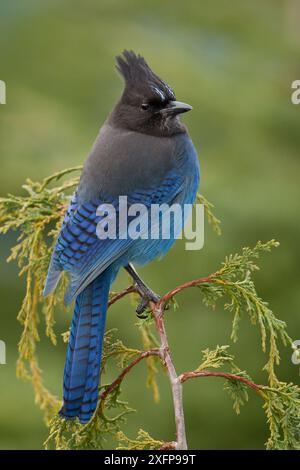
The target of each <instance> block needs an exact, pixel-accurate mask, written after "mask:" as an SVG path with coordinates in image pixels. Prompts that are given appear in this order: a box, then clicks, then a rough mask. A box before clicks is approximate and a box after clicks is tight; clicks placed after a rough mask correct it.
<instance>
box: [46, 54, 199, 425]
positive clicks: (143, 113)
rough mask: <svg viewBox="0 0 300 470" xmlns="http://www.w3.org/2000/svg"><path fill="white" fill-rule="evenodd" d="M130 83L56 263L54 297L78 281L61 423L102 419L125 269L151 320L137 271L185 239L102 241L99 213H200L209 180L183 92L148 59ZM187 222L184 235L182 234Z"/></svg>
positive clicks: (86, 174) (84, 182) (81, 188)
mask: <svg viewBox="0 0 300 470" xmlns="http://www.w3.org/2000/svg"><path fill="white" fill-rule="evenodd" d="M116 68H117V71H118V72H119V74H120V75H121V77H122V79H123V81H124V87H123V91H122V93H121V97H120V99H119V100H118V101H117V103H116V105H115V106H114V108H113V109H112V111H111V112H110V113H109V115H108V117H107V119H106V120H105V122H104V124H103V125H102V127H101V128H100V131H99V134H98V136H97V138H96V140H95V142H94V145H93V147H92V149H91V151H90V154H89V156H88V158H87V160H86V161H85V164H84V167H83V170H82V173H81V176H80V180H79V184H78V187H77V189H76V190H75V192H74V194H73V196H72V197H71V199H70V203H69V206H68V208H67V210H66V212H65V215H64V219H63V222H62V226H61V229H60V233H59V235H58V238H57V240H56V244H55V247H54V250H53V253H52V256H51V260H50V264H49V269H48V274H47V278H46V282H45V287H44V295H45V296H47V295H49V294H50V293H51V292H53V291H54V290H55V288H56V286H57V284H58V282H59V279H60V275H61V273H62V271H66V272H67V273H68V275H69V285H68V288H67V290H66V293H65V299H64V300H65V304H66V305H67V304H69V303H71V302H72V301H73V300H74V301H75V305H74V312H73V317H72V322H71V327H70V336H69V341H68V346H67V355H66V362H65V368H64V378H63V404H62V407H61V410H60V412H59V414H60V415H61V416H62V417H64V418H65V419H73V418H78V420H79V422H80V423H81V424H86V423H88V422H89V421H90V420H91V418H92V417H93V415H94V413H95V410H96V408H97V403H98V400H99V387H100V373H101V356H102V347H103V338H104V334H105V323H106V314H107V308H108V301H109V290H110V287H111V285H112V283H113V281H114V280H115V278H116V276H117V274H118V272H119V271H120V270H121V269H123V268H124V269H126V270H127V272H128V273H129V274H130V276H131V277H132V279H133V281H134V283H135V286H136V288H137V290H138V292H139V293H140V294H141V302H140V304H139V306H138V308H137V312H138V314H141V313H142V312H143V310H144V309H145V307H146V306H147V305H148V303H149V302H150V301H153V302H158V300H159V296H158V295H157V294H156V293H155V292H154V291H153V290H152V289H150V287H148V286H147V284H146V283H145V282H144V281H143V280H142V279H141V277H140V276H139V274H138V272H137V271H136V268H135V266H137V265H138V266H142V265H145V264H147V263H150V262H151V261H153V260H154V259H156V258H161V257H162V256H164V255H165V254H166V253H167V252H168V251H169V250H170V248H171V247H172V246H173V244H174V242H175V240H176V237H175V235H174V234H172V235H171V236H170V237H169V239H165V238H163V237H162V236H161V235H160V236H158V237H157V238H155V239H151V238H146V239H145V238H142V237H141V238H135V239H132V238H130V237H125V236H124V233H121V232H122V230H123V229H120V228H119V229H118V233H117V236H116V238H115V239H108V238H107V239H100V238H99V237H98V236H97V233H96V228H97V224H98V223H99V222H101V220H102V219H101V215H99V213H98V212H97V208H98V207H99V205H101V204H103V203H109V204H111V205H112V206H113V207H114V208H115V209H116V214H117V217H121V215H120V210H119V207H118V203H119V197H120V196H121V195H122V196H126V197H127V204H128V207H130V206H131V205H133V204H136V203H140V204H143V205H144V206H145V207H146V208H147V210H150V208H151V206H152V205H153V204H167V205H171V204H174V203H176V204H179V205H180V206H182V207H183V205H184V204H193V203H194V201H195V199H196V195H197V190H198V186H199V180H200V167H199V159H198V155H197V151H196V149H195V147H194V144H193V142H192V140H191V138H190V136H189V134H188V130H187V127H186V125H185V124H184V123H183V122H182V121H181V119H180V118H181V116H180V115H181V114H182V113H186V112H188V111H190V110H191V109H192V106H190V105H188V104H186V103H183V102H180V101H177V100H176V96H175V93H174V91H173V89H172V88H171V87H170V86H169V85H168V84H167V83H166V82H165V81H164V80H163V79H161V78H160V77H159V76H158V75H156V74H155V73H154V72H153V71H152V69H151V68H150V66H149V65H148V63H147V62H146V60H145V59H144V57H143V56H142V55H140V54H136V53H134V52H133V51H129V50H126V49H125V50H124V51H123V52H122V53H121V54H120V55H119V56H117V57H116ZM184 223H185V218H183V219H182V220H181V221H180V224H179V226H178V227H176V231H177V232H178V231H181V230H182V228H183V226H184Z"/></svg>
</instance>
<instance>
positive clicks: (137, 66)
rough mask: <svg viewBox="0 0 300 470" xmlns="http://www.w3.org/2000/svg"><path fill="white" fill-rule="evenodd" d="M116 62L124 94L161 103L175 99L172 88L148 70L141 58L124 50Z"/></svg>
mask: <svg viewBox="0 0 300 470" xmlns="http://www.w3.org/2000/svg"><path fill="white" fill-rule="evenodd" d="M116 61H117V66H116V67H117V70H118V71H119V72H120V74H121V75H122V77H123V78H124V80H125V92H124V93H125V94H129V95H130V94H133V93H134V94H137V93H139V94H142V95H146V96H153V98H154V99H157V100H160V101H162V102H165V101H170V100H175V99H176V98H175V94H174V91H173V90H172V88H171V87H169V85H167V83H165V82H164V81H163V80H162V79H161V78H159V77H158V76H157V75H156V74H155V73H154V72H153V71H152V70H151V69H150V67H149V65H148V64H147V62H146V61H145V59H144V58H143V57H142V56H140V55H136V54H135V53H134V52H133V51H127V50H125V51H124V52H123V54H122V55H120V56H117V57H116Z"/></svg>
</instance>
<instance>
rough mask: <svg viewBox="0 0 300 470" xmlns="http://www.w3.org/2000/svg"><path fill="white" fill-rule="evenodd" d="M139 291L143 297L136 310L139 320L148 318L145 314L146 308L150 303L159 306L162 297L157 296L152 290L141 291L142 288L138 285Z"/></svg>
mask: <svg viewBox="0 0 300 470" xmlns="http://www.w3.org/2000/svg"><path fill="white" fill-rule="evenodd" d="M137 289H138V291H139V293H140V295H141V297H142V298H141V301H140V303H139V304H138V306H137V308H136V314H137V316H138V318H147V315H145V314H144V312H145V310H146V308H147V307H148V305H149V303H150V302H153V303H155V304H157V302H159V301H160V296H159V295H157V294H155V292H153V291H152V290H151V289H149V288H147V289H141V288H140V286H138V285H137Z"/></svg>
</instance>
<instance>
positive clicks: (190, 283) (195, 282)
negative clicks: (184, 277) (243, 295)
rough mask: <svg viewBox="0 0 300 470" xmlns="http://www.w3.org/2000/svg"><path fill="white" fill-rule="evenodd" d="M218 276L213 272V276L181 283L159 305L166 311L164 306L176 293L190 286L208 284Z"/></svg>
mask: <svg viewBox="0 0 300 470" xmlns="http://www.w3.org/2000/svg"><path fill="white" fill-rule="evenodd" d="M216 277H217V274H212V275H211V276H208V277H200V278H198V279H194V280H192V281H188V282H185V283H184V284H181V285H180V286H177V287H175V288H174V289H172V290H170V291H169V292H167V293H166V294H165V295H164V296H163V297H162V298H161V299H160V301H159V302H158V304H157V307H158V308H160V309H161V310H162V312H163V311H164V307H165V305H166V303H167V302H168V301H169V300H170V299H171V298H172V297H174V296H175V295H177V294H179V292H182V291H183V290H185V289H189V288H190V287H196V286H198V285H200V284H206V283H210V282H212V281H213V280H214V278H216Z"/></svg>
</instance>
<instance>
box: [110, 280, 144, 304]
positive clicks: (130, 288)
mask: <svg viewBox="0 0 300 470" xmlns="http://www.w3.org/2000/svg"><path fill="white" fill-rule="evenodd" d="M133 293H138V291H137V289H136V287H135V286H134V285H131V286H128V287H126V288H125V289H123V290H121V291H120V292H118V293H117V294H115V295H113V296H112V298H111V299H110V301H109V302H108V307H110V306H111V305H113V304H114V303H115V302H117V301H118V300H120V299H122V298H123V297H125V296H126V295H129V294H133Z"/></svg>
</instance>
